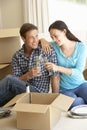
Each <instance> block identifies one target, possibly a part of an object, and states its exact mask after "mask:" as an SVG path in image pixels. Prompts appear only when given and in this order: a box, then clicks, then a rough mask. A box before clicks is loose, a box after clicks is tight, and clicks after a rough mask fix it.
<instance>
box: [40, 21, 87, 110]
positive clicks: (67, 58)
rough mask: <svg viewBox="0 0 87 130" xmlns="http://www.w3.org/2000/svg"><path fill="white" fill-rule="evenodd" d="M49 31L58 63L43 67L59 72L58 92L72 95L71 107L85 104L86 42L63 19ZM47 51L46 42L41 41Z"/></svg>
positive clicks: (86, 91)
mask: <svg viewBox="0 0 87 130" xmlns="http://www.w3.org/2000/svg"><path fill="white" fill-rule="evenodd" d="M49 33H50V36H51V38H52V39H53V41H54V42H51V46H52V47H53V48H54V49H55V51H56V54H57V58H58V65H55V64H53V63H50V62H47V63H46V64H45V67H46V68H47V69H48V70H51V71H59V72H60V93H63V94H65V95H68V96H70V97H74V98H75V101H74V102H73V104H72V106H71V108H72V107H74V106H77V105H81V104H87V81H86V80H85V79H84V77H83V70H84V67H85V61H86V56H87V54H86V51H87V50H86V49H87V48H86V44H84V43H82V42H81V41H80V40H79V39H78V38H76V37H75V36H74V35H73V34H72V33H71V32H70V30H69V29H68V27H67V25H66V24H65V23H64V22H63V21H55V22H54V23H53V24H51V25H50V27H49ZM41 44H42V47H43V48H45V49H46V50H47V51H48V50H49V45H48V48H47V44H48V43H47V42H46V41H45V42H44V43H43V42H42V43H41Z"/></svg>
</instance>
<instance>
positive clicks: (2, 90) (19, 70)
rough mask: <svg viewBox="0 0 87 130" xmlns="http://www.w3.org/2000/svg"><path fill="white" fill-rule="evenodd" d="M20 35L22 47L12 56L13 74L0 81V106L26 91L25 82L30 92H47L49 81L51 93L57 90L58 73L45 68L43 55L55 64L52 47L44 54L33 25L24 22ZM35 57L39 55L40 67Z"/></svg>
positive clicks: (55, 59) (54, 54)
mask: <svg viewBox="0 0 87 130" xmlns="http://www.w3.org/2000/svg"><path fill="white" fill-rule="evenodd" d="M20 36H21V38H22V40H23V42H24V44H23V46H22V48H21V49H20V50H19V51H17V52H16V53H15V54H14V56H13V58H12V69H13V75H8V76H6V77H5V78H4V79H2V80H1V81H0V106H3V105H4V104H5V103H7V102H8V101H9V100H11V99H12V98H13V97H14V96H15V95H17V94H20V93H23V92H25V91H26V84H28V85H29V86H30V91H31V92H39V93H41V92H45V93H48V92H49V88H50V81H51V87H52V92H53V93H58V90H59V79H60V78H59V74H58V72H52V73H51V75H49V71H47V70H46V68H45V65H44V64H45V63H44V57H45V58H47V60H48V61H49V62H53V63H54V64H57V58H56V53H55V51H54V50H53V49H52V50H51V52H50V53H49V54H45V53H44V52H43V51H42V49H41V44H40V43H39V39H38V29H37V27H36V26H35V25H33V24H29V23H25V24H23V25H22V27H21V28H20ZM37 57H40V59H39V60H40V61H39V63H40V69H39V68H38V67H37V66H36V64H37V63H36V60H37Z"/></svg>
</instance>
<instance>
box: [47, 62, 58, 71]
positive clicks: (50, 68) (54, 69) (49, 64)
mask: <svg viewBox="0 0 87 130" xmlns="http://www.w3.org/2000/svg"><path fill="white" fill-rule="evenodd" d="M45 67H46V69H47V70H51V71H58V66H57V65H55V64H53V63H51V62H46V63H45Z"/></svg>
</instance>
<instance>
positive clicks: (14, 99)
mask: <svg viewBox="0 0 87 130" xmlns="http://www.w3.org/2000/svg"><path fill="white" fill-rule="evenodd" d="M26 94H28V93H22V94H18V95H16V96H15V97H14V98H13V99H12V100H10V101H9V102H8V103H6V104H5V105H4V106H3V107H10V106H13V105H15V104H16V103H17V102H19V101H20V99H21V98H22V97H24V96H25V95H26Z"/></svg>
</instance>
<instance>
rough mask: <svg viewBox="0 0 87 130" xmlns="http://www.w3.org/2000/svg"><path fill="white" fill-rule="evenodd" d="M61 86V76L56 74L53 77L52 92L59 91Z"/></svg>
mask: <svg viewBox="0 0 87 130" xmlns="http://www.w3.org/2000/svg"><path fill="white" fill-rule="evenodd" d="M59 86H60V76H59V75H55V76H52V78H51V88H52V93H59Z"/></svg>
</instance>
